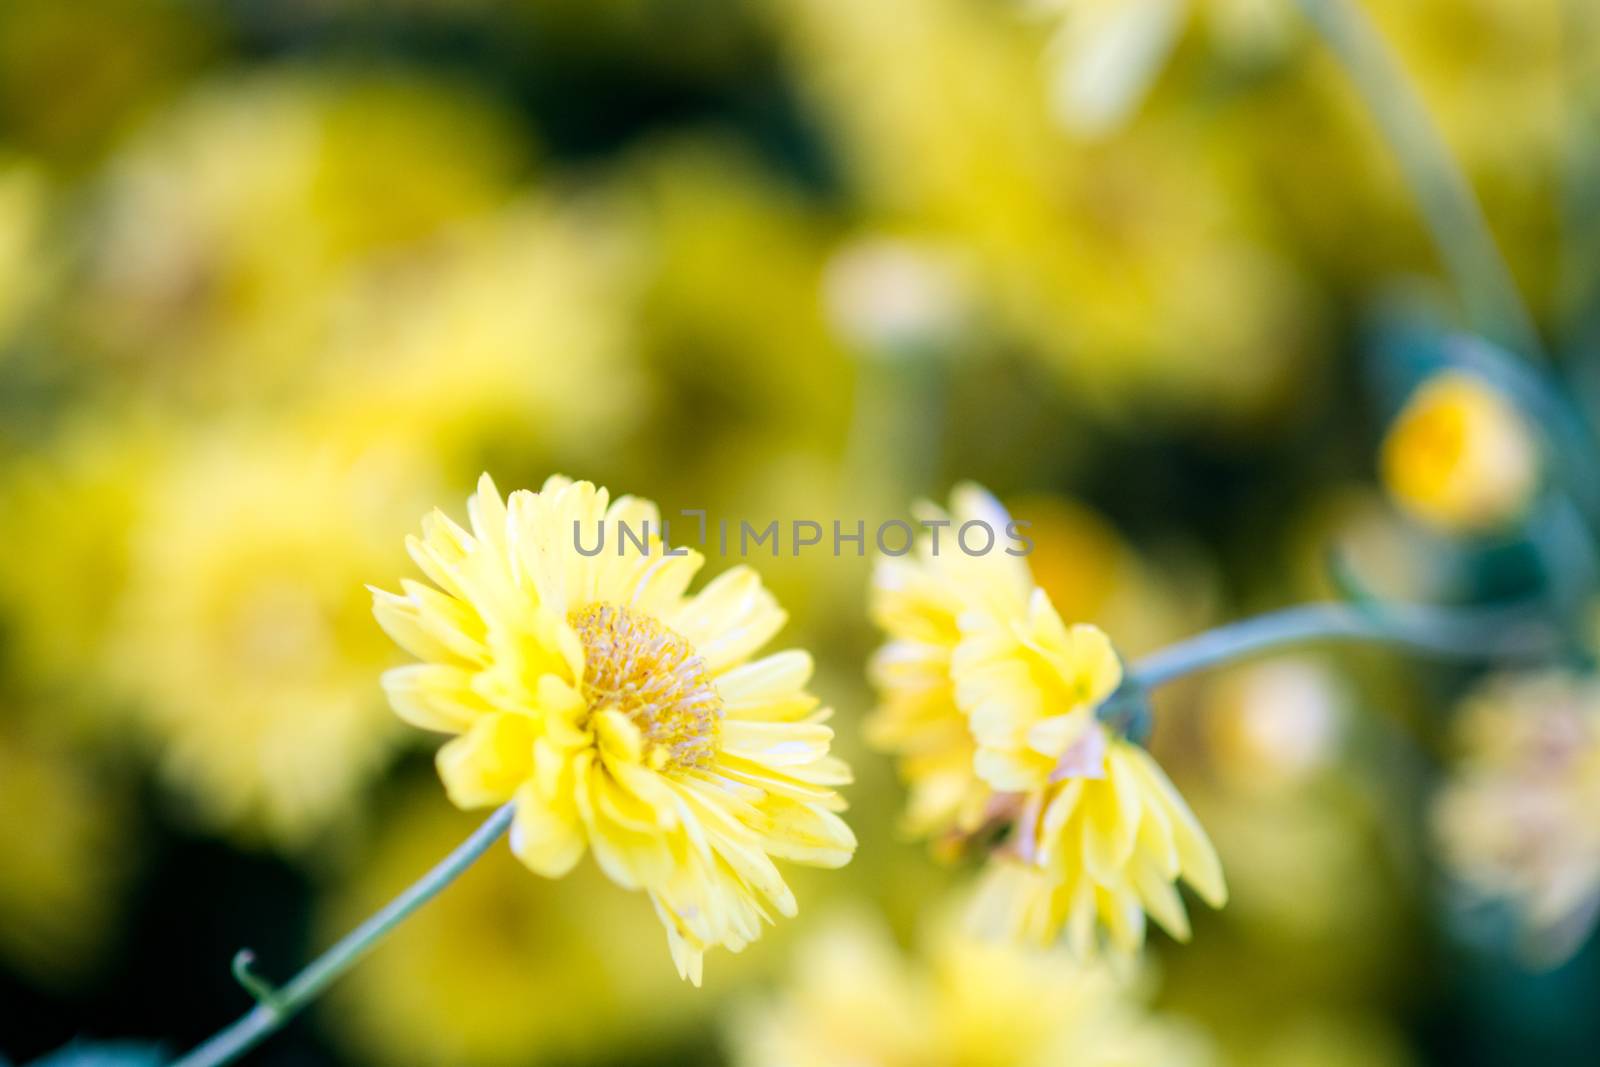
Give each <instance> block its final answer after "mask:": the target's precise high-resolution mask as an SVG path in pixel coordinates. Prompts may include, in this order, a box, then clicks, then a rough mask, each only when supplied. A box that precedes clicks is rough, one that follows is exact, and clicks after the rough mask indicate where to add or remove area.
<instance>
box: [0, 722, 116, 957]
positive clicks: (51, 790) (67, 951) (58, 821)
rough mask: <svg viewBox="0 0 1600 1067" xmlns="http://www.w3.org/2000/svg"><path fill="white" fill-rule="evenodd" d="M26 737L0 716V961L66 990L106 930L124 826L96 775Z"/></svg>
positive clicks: (49, 746) (109, 790)
mask: <svg viewBox="0 0 1600 1067" xmlns="http://www.w3.org/2000/svg"><path fill="white" fill-rule="evenodd" d="M35 733H36V732H34V731H30V730H28V729H26V728H25V727H23V726H22V725H21V724H20V723H17V722H6V721H3V720H0V812H4V813H5V817H4V818H0V855H3V856H4V857H5V862H4V863H0V958H3V959H4V960H5V962H6V963H7V964H8V965H9V966H11V967H13V968H15V969H16V970H18V971H19V972H22V973H24V974H26V975H28V976H29V977H30V978H32V979H33V980H35V981H38V982H41V983H43V984H46V985H51V986H66V985H70V984H72V983H73V981H74V980H77V979H80V978H82V977H83V976H84V973H85V971H86V970H87V969H88V968H89V967H90V966H91V965H92V964H93V963H94V961H95V953H96V950H97V949H99V948H100V947H101V943H102V941H103V939H104V938H105V936H106V935H107V934H109V933H110V924H111V922H112V920H113V919H114V918H115V916H116V910H117V908H116V895H115V890H116V888H117V881H118V875H119V873H120V869H121V866H122V864H123V861H124V860H125V859H126V858H127V855H128V847H127V846H128V838H127V828H126V826H125V820H124V819H123V817H122V813H123V811H124V807H123V804H122V802H121V798H119V797H118V796H117V795H116V791H115V790H114V789H112V788H111V787H110V785H109V783H108V782H107V781H106V775H105V774H104V773H103V772H102V773H97V772H96V770H95V769H94V768H92V767H91V766H90V765H89V764H87V763H83V762H80V761H79V760H77V759H75V758H74V756H73V755H72V754H71V753H70V752H69V751H67V750H65V749H63V748H62V747H61V746H60V745H59V744H56V743H53V742H51V741H48V740H46V739H44V738H41V737H39V736H36V735H35Z"/></svg>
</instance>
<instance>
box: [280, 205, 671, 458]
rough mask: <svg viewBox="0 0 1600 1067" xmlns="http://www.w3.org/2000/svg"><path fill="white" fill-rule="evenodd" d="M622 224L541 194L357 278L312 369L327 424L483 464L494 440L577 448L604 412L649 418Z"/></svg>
mask: <svg viewBox="0 0 1600 1067" xmlns="http://www.w3.org/2000/svg"><path fill="white" fill-rule="evenodd" d="M616 229H618V227H616V226H615V225H614V224H613V223H612V222H611V221H610V220H608V219H607V218H606V217H603V216H599V215H598V214H597V213H596V212H593V211H586V210H585V209H584V208H583V207H582V206H581V205H579V204H576V203H563V202H557V201H554V200H547V199H545V198H529V199H526V200H521V201H517V202H514V203H512V204H509V205H507V206H506V207H505V208H503V209H501V210H499V211H497V212H495V213H493V214H488V215H485V216H483V217H481V218H474V219H471V220H469V221H465V222H460V223H456V224H454V225H452V226H450V227H448V228H446V229H443V230H441V232H440V233H439V234H438V235H437V236H436V239H435V243H434V244H433V245H432V246H431V247H430V248H429V250H428V254H427V255H426V256H420V257H418V258H417V260H416V261H415V262H413V263H411V264H409V266H408V268H407V269H406V270H404V271H398V272H376V273H374V274H372V275H370V276H365V277H363V278H362V279H360V281H359V282H358V283H356V284H353V285H351V286H350V288H349V290H348V292H346V293H345V294H344V297H343V300H342V304H341V310H340V326H339V329H338V330H337V331H336V333H335V335H334V337H333V338H332V340H331V341H330V343H329V344H328V346H327V347H326V349H325V350H324V353H323V357H324V358H322V359H320V360H319V361H318V364H317V366H315V367H314V368H312V370H311V372H310V373H309V374H308V375H307V377H306V384H307V387H308V388H307V391H308V393H310V394H311V398H310V401H309V405H308V406H309V408H310V414H309V415H308V418H309V419H310V420H311V421H313V422H315V424H316V431H317V432H318V433H320V434H322V435H324V436H325V437H331V438H336V439H341V440H352V441H356V442H370V441H375V440H381V439H384V438H389V439H392V440H397V441H404V442H406V443H407V444H409V445H411V446H413V447H425V448H427V449H428V450H429V454H430V455H431V456H432V457H433V458H434V459H436V460H438V461H439V462H441V463H443V464H448V465H449V469H450V470H452V471H455V470H459V469H462V468H467V469H465V470H464V471H463V473H464V474H466V475H470V474H471V473H474V471H475V470H476V463H477V462H478V461H479V460H481V458H482V456H483V454H484V452H485V450H486V449H495V448H500V449H517V450H525V449H529V448H532V449H541V448H543V449H559V448H567V449H569V450H570V449H572V448H576V447H582V446H584V445H585V444H587V443H588V442H590V441H592V439H593V435H592V434H590V433H588V432H587V430H588V428H589V427H592V426H594V425H595V424H596V422H608V423H609V422H616V423H621V424H628V423H631V422H632V421H634V420H635V419H636V418H637V415H638V410H639V407H640V401H641V400H643V399H645V390H644V389H643V387H642V382H641V377H642V376H641V375H640V373H639V368H638V367H637V366H636V365H635V363H634V361H633V360H632V359H631V358H630V356H631V352H630V349H631V345H632V342H633V338H632V337H631V336H630V335H629V334H628V332H627V331H626V329H625V325H624V324H625V323H626V322H627V321H628V313H627V312H628V305H627V304H626V302H625V301H626V297H627V296H628V295H631V293H630V291H629V290H627V289H626V288H625V287H624V285H623V284H622V282H623V279H624V277H625V273H626V272H624V271H623V270H621V269H619V268H620V267H622V266H625V265H626V264H627V257H626V255H625V254H624V253H625V249H623V248H621V247H620V245H621V244H622V242H621V240H620V238H617V237H615V235H614V233H613V231H615V230H616ZM532 366H537V368H538V373H529V368H530V367H532ZM595 381H605V382H606V383H607V387H606V388H605V389H594V388H590V387H589V386H590V384H591V383H593V382H595ZM589 447H594V446H593V445H589Z"/></svg>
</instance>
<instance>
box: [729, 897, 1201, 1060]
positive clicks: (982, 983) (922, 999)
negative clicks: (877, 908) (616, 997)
mask: <svg viewBox="0 0 1600 1067" xmlns="http://www.w3.org/2000/svg"><path fill="white" fill-rule="evenodd" d="M957 926H958V924H955V923H951V922H949V921H944V922H942V923H940V924H937V925H936V926H935V927H934V929H932V930H931V931H930V932H929V934H930V936H927V937H926V938H925V939H924V944H923V946H922V949H923V950H922V952H921V953H920V954H919V955H918V956H917V957H916V958H914V959H907V958H905V957H904V956H903V955H902V954H901V952H900V950H899V949H898V948H897V946H896V945H895V944H894V942H893V941H892V940H891V939H890V937H889V935H888V932H887V931H886V930H884V929H882V928H881V927H880V926H878V925H877V924H874V923H872V922H869V921H868V920H866V919H865V918H861V917H851V918H841V919H838V920H835V921H834V922H833V923H832V924H831V925H829V926H827V927H825V928H824V929H823V930H821V931H819V932H818V933H817V934H816V935H814V936H813V937H811V938H810V939H808V941H807V942H806V943H804V944H802V946H801V947H800V950H799V952H798V958H797V960H796V965H795V968H794V974H793V976H792V977H791V978H790V980H789V982H788V983H787V984H786V985H785V986H784V988H783V989H782V991H781V993H780V994H779V995H778V997H777V998H776V999H775V1000H773V1001H771V1002H768V1003H765V1004H757V1005H752V1006H751V1008H750V1009H749V1010H747V1011H746V1012H745V1013H744V1014H743V1015H742V1016H741V1017H738V1018H737V1019H736V1021H735V1024H734V1026H733V1027H732V1028H731V1037H732V1043H733V1062H734V1063H735V1064H737V1065H738V1067H841V1065H846V1064H848V1065H849V1067H1055V1065H1059V1064H1064V1063H1071V1064H1074V1065H1081V1067H1140V1065H1146V1064H1148V1065H1150V1067H1155V1065H1158V1064H1159V1065H1160V1067H1185V1065H1197V1064H1206V1063H1210V1062H1212V1060H1213V1056H1212V1054H1211V1049H1210V1045H1209V1042H1208V1041H1207V1040H1206V1039H1205V1037H1204V1035H1203V1034H1202V1033H1200V1032H1199V1031H1197V1030H1194V1029H1192V1028H1190V1027H1188V1026H1186V1025H1184V1024H1183V1023H1181V1022H1179V1021H1178V1020H1175V1019H1170V1018H1165V1017H1162V1016H1158V1015H1154V1014H1151V1013H1150V1012H1149V1011H1148V1010H1147V1009H1146V1008H1145V1006H1144V1004H1143V1003H1142V1000H1143V999H1144V998H1143V996H1142V995H1141V991H1140V990H1139V989H1137V988H1136V987H1133V986H1130V985H1129V983H1127V982H1124V981H1122V980H1119V979H1118V978H1116V977H1115V976H1113V975H1112V974H1111V973H1110V971H1109V970H1108V969H1106V968H1105V967H1103V966H1092V965H1091V966H1086V965H1084V964H1083V962H1082V961H1080V960H1077V959H1075V958H1074V957H1072V956H1071V955H1070V954H1067V953H1064V952H1060V951H1036V950H1029V949H1024V948H1020V947H1017V946H1012V945H1003V944H995V943H992V942H983V941H979V940H976V939H974V938H972V937H970V936H967V935H964V934H963V933H961V932H960V931H959V929H958V928H957Z"/></svg>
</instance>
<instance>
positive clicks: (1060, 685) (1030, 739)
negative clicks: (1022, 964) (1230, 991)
mask: <svg viewBox="0 0 1600 1067" xmlns="http://www.w3.org/2000/svg"><path fill="white" fill-rule="evenodd" d="M926 518H927V519H930V520H932V521H934V522H941V521H946V520H947V521H948V522H949V525H950V529H951V530H959V529H961V528H962V527H963V526H966V525H967V524H969V523H974V522H982V523H984V524H986V525H988V526H989V527H990V528H991V529H994V530H996V531H1006V530H1008V529H1010V528H1011V525H1012V524H1011V520H1010V517H1009V516H1008V515H1007V513H1006V512H1005V510H1004V509H1003V508H1002V507H1001V506H1000V504H999V503H998V502H997V501H996V500H994V498H993V497H991V496H989V494H987V493H986V492H984V491H983V490H982V489H979V488H978V487H976V486H972V485H964V486H961V487H958V488H957V489H956V491H955V493H954V494H953V496H952V504H951V508H950V512H949V513H948V515H946V514H945V513H943V512H939V511H937V510H930V511H929V513H928V515H927V516H926ZM935 529H942V527H936V528H935ZM945 541H946V543H945V544H944V546H943V549H942V550H941V549H940V548H939V547H938V540H937V535H936V534H934V533H930V535H929V536H927V537H924V538H922V539H921V541H920V542H919V544H918V546H917V552H916V554H915V555H914V556H907V557H905V558H903V559H885V560H883V561H881V562H880V563H879V565H878V568H877V570H876V573H875V576H874V604H873V607H874V612H873V613H874V616H875V618H876V619H877V621H878V623H879V624H880V625H881V626H882V627H883V628H884V630H885V631H886V632H887V633H888V635H889V641H888V643H887V644H885V645H884V647H883V648H882V649H880V650H879V652H878V653H877V655H876V656H875V657H874V660H873V663H872V674H873V680H874V682H875V684H876V685H877V687H878V689H879V691H880V694H881V706H880V708H879V710H878V712H877V713H876V715H875V717H874V721H873V726H872V736H873V739H874V740H875V742H876V743H877V744H879V745H880V747H883V748H886V749H888V750H889V751H891V752H893V753H895V754H896V755H898V756H900V757H901V761H902V762H901V770H902V773H903V775H904V776H905V777H906V778H907V779H908V780H909V782H910V788H911V792H912V801H911V813H912V823H913V828H914V829H916V830H919V831H922V832H943V833H946V834H950V835H953V836H955V837H957V838H959V837H962V836H965V835H970V834H971V833H973V832H974V831H976V830H978V829H980V828H981V827H982V826H983V825H985V824H986V823H993V824H1002V825H1003V824H1010V826H1011V832H1012V840H1011V842H1010V844H1008V846H1007V848H1006V850H1005V853H1006V854H1005V856H1004V858H999V859H997V860H996V866H995V869H994V870H993V871H992V872H991V874H990V875H989V877H988V881H987V886H986V889H985V891H984V892H983V893H982V894H981V895H980V898H979V901H978V904H977V916H978V921H979V922H980V924H981V925H982V926H984V927H985V928H988V929H992V930H996V931H1004V932H1007V933H1009V934H1012V935H1015V936H1024V937H1028V938H1032V939H1035V940H1041V941H1049V940H1053V939H1054V938H1055V937H1056V936H1057V935H1058V934H1060V932H1061V931H1062V929H1063V928H1065V929H1067V930H1068V932H1069V935H1070V939H1071V941H1072V943H1073V945H1074V946H1075V947H1076V948H1078V949H1079V950H1080V951H1085V952H1087V951H1088V950H1090V949H1091V948H1092V947H1093V944H1094V942H1095V941H1096V939H1097V938H1096V931H1097V928H1098V927H1100V926H1104V927H1105V928H1106V930H1107V931H1108V932H1109V934H1110V939H1111V943H1112V945H1113V946H1114V947H1116V948H1117V949H1119V950H1122V951H1124V952H1133V951H1136V950H1137V949H1138V948H1139V946H1140V945H1141V944H1142V943H1143V938H1144V914H1145V911H1146V910H1148V911H1149V912H1150V914H1151V915H1153V916H1154V917H1155V918H1156V920H1157V921H1158V922H1159V923H1161V925H1162V926H1163V927H1165V928H1166V929H1167V930H1168V931H1169V932H1170V933H1172V935H1173V936H1174V937H1178V938H1184V937H1187V936H1188V921H1187V918H1186V916H1185V914H1184V910H1183V905H1182V903H1181V901H1180V900H1179V897H1178V894H1177V891H1176V889H1175V888H1174V883H1175V882H1176V881H1177V880H1178V879H1179V878H1180V877H1181V878H1183V879H1185V880H1187V881H1188V882H1189V883H1190V884H1191V885H1193V886H1194V887H1195V888H1196V889H1197V890H1198V891H1199V892H1200V894H1201V896H1202V897H1203V898H1204V899H1205V900H1207V901H1208V902H1209V903H1211V904H1212V905H1213V906H1218V907H1220V906H1221V905H1222V903H1223V902H1224V901H1225V899H1226V896H1227V890H1226V888H1225V887H1224V884H1223V879H1222V871H1221V865H1220V864H1219V862H1218V861H1217V856H1216V852H1215V850H1214V849H1212V847H1211V844H1210V842H1209V841H1208V840H1207V838H1206V836H1205V833H1204V831H1203V830H1202V829H1201V828H1200V825H1199V822H1198V821H1197V820H1196V819H1195V817H1194V815H1193V814H1192V813H1191V812H1190V811H1189V809H1188V807H1187V806H1186V805H1185V804H1184V802H1183V800H1182V798H1181V797H1180V796H1179V795H1178V793H1177V790H1176V789H1174V788H1173V786H1172V784H1171V782H1170V781H1168V779H1167V777H1166V775H1165V774H1164V773H1162V771H1161V769H1160V767H1159V766H1157V765H1156V763H1155V761H1154V760H1153V759H1152V758H1151V757H1150V756H1149V755H1148V753H1146V752H1145V751H1144V749H1142V748H1140V747H1139V746H1138V745H1135V744H1133V743H1131V742H1129V741H1126V740H1124V739H1122V738H1120V737H1117V736H1115V735H1114V734H1113V733H1112V732H1111V731H1110V730H1109V729H1108V728H1107V727H1106V726H1105V725H1104V724H1102V723H1101V722H1100V721H1099V719H1098V718H1097V711H1098V709H1099V707H1100V706H1101V705H1102V704H1103V703H1104V702H1105V701H1106V700H1107V699H1108V698H1109V697H1110V696H1111V695H1112V694H1113V693H1114V692H1115V691H1116V690H1117V688H1118V686H1119V685H1120V684H1121V682H1122V665H1121V662H1120V661H1119V659H1118V658H1117V655H1116V652H1115V651H1114V650H1113V648H1112V647H1111V642H1110V640H1109V639H1108V638H1107V637H1106V635H1105V634H1104V633H1103V632H1102V631H1100V630H1099V629H1098V628H1097V627H1094V626H1090V625H1087V624H1083V623H1079V624H1076V625H1072V626H1068V625H1067V624H1065V623H1064V622H1063V621H1062V619H1061V617H1060V615H1059V614H1058V613H1057V612H1056V610H1055V608H1054V607H1053V606H1052V605H1051V603H1050V599H1049V597H1048V596H1047V595H1046V594H1045V593H1044V591H1043V590H1041V589H1039V588H1037V587H1036V586H1034V585H1033V583H1032V578H1031V576H1030V574H1029V572H1028V568H1027V566H1026V564H1025V563H1024V562H1023V561H1022V559H1021V558H1019V557H1018V556H1017V555H1014V554H1012V551H1007V550H1006V549H1005V548H1003V547H1002V546H1003V545H1004V544H1005V542H1003V541H1001V542H997V543H996V545H994V546H992V547H991V550H990V551H988V552H985V553H982V554H978V555H969V554H968V553H967V552H965V551H964V550H962V549H961V548H959V547H958V544H957V543H955V542H953V541H952V539H951V537H950V536H949V532H948V531H947V532H946V535H945Z"/></svg>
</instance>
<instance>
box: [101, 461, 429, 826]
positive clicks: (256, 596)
mask: <svg viewBox="0 0 1600 1067" xmlns="http://www.w3.org/2000/svg"><path fill="white" fill-rule="evenodd" d="M176 445H181V446H184V447H186V448H187V450H188V452H187V454H185V455H182V456H176V455H173V456H168V457H167V462H166V466H164V467H163V468H161V469H160V470H159V471H158V472H157V473H155V474H154V475H152V476H151V477H150V478H149V479H148V482H147V483H146V485H145V486H144V491H143V493H142V494H141V498H140V501H139V512H140V514H139V516H138V520H137V522H136V523H135V525H134V528H133V530H132V532H131V536H130V541H131V545H130V549H129V558H128V562H127V577H126V582H125V586H124V588H123V589H122V590H121V594H120V596H119V598H118V602H117V604H116V606H115V607H114V609H113V611H112V615H113V621H112V626H111V633H110V634H109V635H108V638H107V641H108V653H107V654H108V656H109V658H110V660H111V664H112V668H113V673H114V674H115V676H116V677H117V679H118V680H119V681H120V683H121V686H122V688H123V690H124V691H125V692H126V694H127V696H128V697H129V698H131V700H132V701H133V703H134V704H135V705H136V706H137V711H138V721H139V722H140V724H141V725H142V726H143V728H144V729H145V731H146V732H147V733H148V735H149V736H150V737H151V738H152V739H153V740H154V741H155V743H156V744H157V745H158V746H159V748H160V757H161V763H162V770H163V772H164V773H165V776H166V777H167V779H168V780H169V781H170V782H171V783H172V784H173V785H174V786H175V787H176V788H177V789H178V790H179V791H180V792H181V793H183V794H184V795H185V796H186V797H188V798H189V799H190V800H192V802H193V803H192V809H191V810H192V814H193V815H194V816H195V817H196V818H197V819H198V820H199V821H202V822H205V823H208V824H210V825H212V826H215V827H217V828H218V829H221V830H224V831H226V832H228V833H230V834H232V835H234V836H236V837H241V838H244V839H246V840H249V841H251V842H252V843H261V842H265V843H267V844H271V845H274V846H277V847H284V848H300V847H304V846H307V845H310V844H312V843H313V841H314V840H315V839H316V838H317V837H318V836H319V835H320V834H321V833H322V831H324V830H325V829H327V828H328V827H329V826H331V825H334V824H335V823H337V822H338V821H339V820H341V819H344V818H347V817H348V816H349V815H350V814H352V805H353V802H354V801H355V800H356V799H357V798H358V797H359V796H360V792H361V789H362V788H363V787H364V786H365V784H366V783H367V782H368V781H370V780H371V778H372V776H373V775H375V774H376V773H377V772H378V771H379V770H380V769H381V768H382V766H383V764H384V763H385V762H387V760H388V757H389V755H390V753H391V751H392V749H393V742H394V740H395V739H396V734H397V731H396V730H395V728H394V727H395V723H394V719H393V717H392V716H391V715H389V714H388V712H387V710H386V709H385V708H384V706H383V698H382V696H381V694H379V693H378V692H376V691H375V688H374V687H373V685H372V679H373V677H374V676H375V675H376V674H378V673H379V672H380V671H382V670H384V669H385V668H387V667H389V666H392V665H393V664H394V662H395V655H394V649H393V648H392V647H391V646H390V645H389V643H388V642H387V641H385V640H384V639H383V635H382V634H379V633H377V632H375V631H374V629H373V627H372V623H371V618H370V616H369V615H368V613H367V612H368V607H367V603H366V597H365V595H364V593H363V591H362V581H363V579H367V578H371V577H375V576H377V575H381V574H385V573H391V572H392V571H393V569H394V568H395V567H397V566H399V565H400V564H401V562H402V561H403V559H404V556H403V555H402V553H401V552H400V548H399V545H398V541H399V533H400V531H401V530H403V529H404V527H405V524H406V523H407V522H408V520H409V516H410V515H413V514H415V511H416V508H417V507H418V506H420V503H419V502H420V500H422V499H426V496H427V495H428V493H429V490H428V489H427V488H426V486H427V485H429V484H430V480H429V479H421V480H418V479H417V478H416V465H415V464H414V463H413V462H412V461H411V459H410V458H409V457H385V456H383V455H380V454H376V453H365V454H362V455H360V456H359V457H346V456H339V455H336V454H331V453H329V452H328V451H326V450H325V449H322V448H320V447H307V446H306V445H305V444H304V442H302V441H300V440H298V438H296V437H294V436H293V435H290V434H279V433H277V432H268V433H263V434H256V433H252V432H233V431H229V432H225V433H217V434H215V435H202V436H198V437H195V438H189V439H184V440H182V441H181V442H175V446H176Z"/></svg>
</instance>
